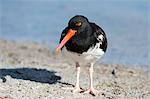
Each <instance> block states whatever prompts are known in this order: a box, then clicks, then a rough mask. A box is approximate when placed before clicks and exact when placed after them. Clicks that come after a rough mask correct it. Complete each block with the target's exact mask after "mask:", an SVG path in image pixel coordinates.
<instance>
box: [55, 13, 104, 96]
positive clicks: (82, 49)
mask: <svg viewBox="0 0 150 99" xmlns="http://www.w3.org/2000/svg"><path fill="white" fill-rule="evenodd" d="M64 49H65V51H66V52H67V53H69V54H68V55H70V56H69V57H73V59H74V62H75V65H76V74H77V76H76V84H75V86H74V87H73V88H70V89H71V90H72V91H73V92H84V93H90V94H92V95H96V94H97V93H98V92H99V91H98V90H96V89H95V88H94V87H93V72H94V69H93V66H94V64H95V63H96V62H97V61H98V60H99V59H100V58H101V57H102V56H103V55H104V54H105V52H106V49H107V38H106V34H105V32H104V30H103V29H102V28H101V27H100V26H98V25H97V24H96V23H93V22H90V21H89V20H88V19H87V17H85V16H83V15H75V16H74V17H72V18H71V19H70V20H69V22H68V26H67V27H66V28H65V29H64V30H63V31H62V33H61V37H60V41H59V45H58V46H57V47H56V50H55V51H56V52H61V51H63V50H64ZM72 55H73V56H72ZM80 61H82V62H85V63H87V64H88V71H89V72H88V73H89V81H90V82H89V83H90V84H89V88H88V89H87V90H83V89H82V88H81V87H80V85H79V77H80Z"/></svg>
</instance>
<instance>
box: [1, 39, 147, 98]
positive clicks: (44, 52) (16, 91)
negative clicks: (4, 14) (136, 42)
mask: <svg viewBox="0 0 150 99" xmlns="http://www.w3.org/2000/svg"><path fill="white" fill-rule="evenodd" d="M85 68H86V67H82V68H81V69H82V72H81V77H80V84H81V87H82V88H83V89H87V88H88V86H89V85H88V84H89V83H88V82H89V79H88V75H87V71H86V70H87V69H85ZM94 70H95V73H94V87H95V88H96V89H98V90H102V91H105V92H104V93H101V94H98V95H96V96H92V95H90V94H83V93H72V92H71V91H70V90H64V89H61V88H62V87H68V86H74V83H75V80H76V75H75V66H74V63H71V62H70V63H69V62H67V61H66V60H65V59H62V58H56V57H55V56H53V55H52V54H51V52H50V50H49V49H48V48H47V47H43V46H41V45H39V44H37V43H33V42H14V41H6V40H0V99H93V98H94V99H150V72H149V71H145V70H143V69H141V68H135V67H132V66H122V65H115V64H96V65H95V66H94Z"/></svg>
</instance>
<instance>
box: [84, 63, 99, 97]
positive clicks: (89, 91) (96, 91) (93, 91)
mask: <svg viewBox="0 0 150 99" xmlns="http://www.w3.org/2000/svg"><path fill="white" fill-rule="evenodd" d="M93 65H94V64H93V63H91V65H90V68H89V77H90V88H89V89H88V90H87V91H85V92H84V93H90V94H92V95H95V94H97V93H99V91H98V90H96V89H94V87H93V72H94V71H93Z"/></svg>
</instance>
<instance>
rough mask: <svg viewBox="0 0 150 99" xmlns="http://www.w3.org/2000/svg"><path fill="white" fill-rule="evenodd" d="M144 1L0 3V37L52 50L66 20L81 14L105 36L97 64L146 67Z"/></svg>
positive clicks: (147, 10) (148, 47)
mask: <svg viewBox="0 0 150 99" xmlns="http://www.w3.org/2000/svg"><path fill="white" fill-rule="evenodd" d="M149 6H150V2H149V1H148V0H132V1H131V0H120V1H119V0H82V1H80V0H61V1H60V0H1V1H0V18H1V19H0V38H5V39H10V40H17V41H20V40H22V41H26V40H30V41H36V42H46V43H48V45H49V46H50V47H51V48H52V49H54V48H55V46H56V45H57V44H58V41H59V37H60V34H61V32H62V30H63V29H64V28H65V27H66V26H67V22H68V20H69V19H70V18H71V17H73V16H74V15H77V14H81V15H84V16H86V17H88V19H89V20H90V21H92V22H96V23H97V24H98V25H100V26H101V27H102V28H103V29H104V31H105V32H106V34H107V37H108V50H107V53H106V54H105V56H104V57H103V59H102V60H101V62H103V63H117V64H132V65H149V64H150V44H149V43H150V33H149V32H150V30H149V27H150V26H149V22H150V19H149V14H150V7H149Z"/></svg>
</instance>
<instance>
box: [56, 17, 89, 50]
mask: <svg viewBox="0 0 150 99" xmlns="http://www.w3.org/2000/svg"><path fill="white" fill-rule="evenodd" d="M88 26H89V21H88V19H87V18H86V17H84V16H82V15H76V16H74V17H73V18H71V19H70V21H69V22H68V31H67V34H66V36H65V37H64V38H63V40H62V41H61V42H60V44H59V45H58V47H57V48H56V51H60V49H61V48H62V47H63V46H64V45H65V44H66V43H67V41H69V40H70V39H71V38H72V37H73V36H74V35H76V34H77V33H82V31H84V30H85V28H86V27H88Z"/></svg>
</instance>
